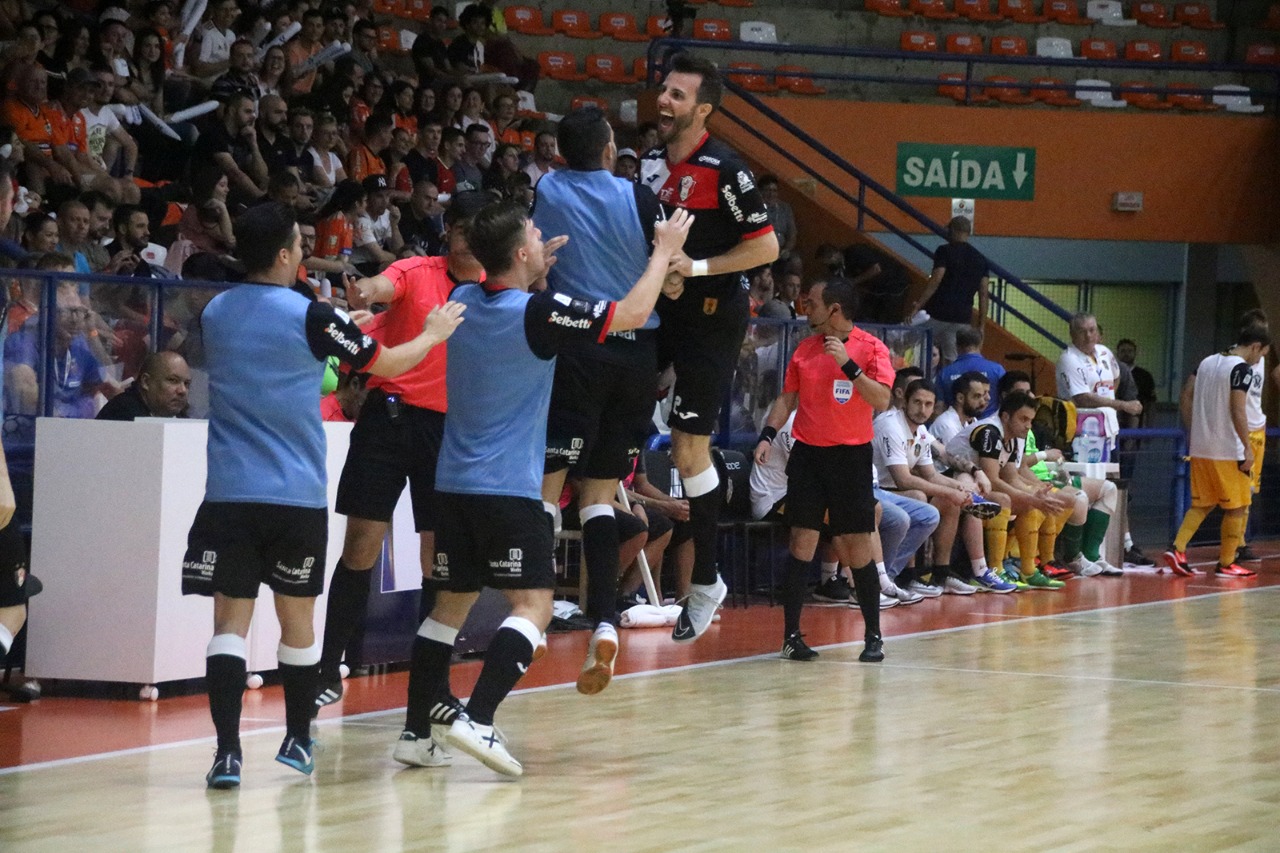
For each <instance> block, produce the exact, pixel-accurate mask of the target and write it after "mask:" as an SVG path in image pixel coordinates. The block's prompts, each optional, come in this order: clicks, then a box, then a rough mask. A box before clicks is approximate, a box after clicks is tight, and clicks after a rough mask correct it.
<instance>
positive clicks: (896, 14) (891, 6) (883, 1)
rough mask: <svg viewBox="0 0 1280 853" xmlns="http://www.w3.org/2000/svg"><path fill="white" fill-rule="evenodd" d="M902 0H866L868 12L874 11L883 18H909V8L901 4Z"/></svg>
mask: <svg viewBox="0 0 1280 853" xmlns="http://www.w3.org/2000/svg"><path fill="white" fill-rule="evenodd" d="M902 3H903V0H867V6H866V9H867V11H868V12H875V13H876V14H877V15H879V16H881V17H883V18H910V17H911V10H910V9H906V8H904V7H903V5H902Z"/></svg>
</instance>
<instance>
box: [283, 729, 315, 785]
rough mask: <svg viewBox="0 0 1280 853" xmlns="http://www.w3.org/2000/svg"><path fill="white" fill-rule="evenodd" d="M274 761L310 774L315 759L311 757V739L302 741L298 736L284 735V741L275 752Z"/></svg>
mask: <svg viewBox="0 0 1280 853" xmlns="http://www.w3.org/2000/svg"><path fill="white" fill-rule="evenodd" d="M276 761H279V762H280V763H281V764H285V765H287V766H289V767H292V768H293V769H294V770H297V771H298V772H299V773H305V774H307V775H308V776H310V775H311V771H312V770H314V769H315V767H316V763H315V760H314V759H312V757H311V739H310V738H307V740H306V742H305V743H304V742H303V741H302V740H301V739H300V738H296V737H292V736H290V737H286V738H285V739H284V743H282V744H280V751H279V752H278V753H276Z"/></svg>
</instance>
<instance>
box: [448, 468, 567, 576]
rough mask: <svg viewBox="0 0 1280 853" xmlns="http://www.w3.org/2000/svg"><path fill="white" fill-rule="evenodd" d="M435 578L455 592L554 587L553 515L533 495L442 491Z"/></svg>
mask: <svg viewBox="0 0 1280 853" xmlns="http://www.w3.org/2000/svg"><path fill="white" fill-rule="evenodd" d="M431 579H432V580H433V581H436V582H437V583H439V584H441V585H442V586H443V588H445V589H447V590H450V591H452V592H479V591H480V589H482V588H483V587H486V586H488V587H492V588H494V589H555V585H556V570H555V534H554V533H553V532H552V530H551V516H550V515H548V514H547V511H546V510H544V509H543V508H542V502H541V501H536V500H533V499H531V498H517V497H510V496H507V495H459V494H454V493H451V492H446V493H443V494H441V495H440V525H439V527H437V528H436V559H435V565H433V566H432V568H431Z"/></svg>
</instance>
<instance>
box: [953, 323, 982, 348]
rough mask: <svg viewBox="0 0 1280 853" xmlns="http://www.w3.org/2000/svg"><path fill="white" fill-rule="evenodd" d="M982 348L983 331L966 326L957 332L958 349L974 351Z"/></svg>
mask: <svg viewBox="0 0 1280 853" xmlns="http://www.w3.org/2000/svg"><path fill="white" fill-rule="evenodd" d="M980 346H982V330H981V329H975V328H974V327H973V326H965V327H963V328H960V329H957V330H956V348H957V349H960V348H964V349H973V348H974V347H980Z"/></svg>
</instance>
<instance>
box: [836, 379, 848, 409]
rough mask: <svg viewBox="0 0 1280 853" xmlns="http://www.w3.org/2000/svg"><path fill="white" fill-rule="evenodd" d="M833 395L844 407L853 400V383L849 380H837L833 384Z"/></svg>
mask: <svg viewBox="0 0 1280 853" xmlns="http://www.w3.org/2000/svg"><path fill="white" fill-rule="evenodd" d="M831 395H832V396H833V397H835V398H836V402H837V403H839V404H840V405H842V406H843V405H844V404H845V403H847V402H849V401H850V400H852V399H853V382H851V381H850V380H848V379H837V380H835V381H834V382H832V383H831Z"/></svg>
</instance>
